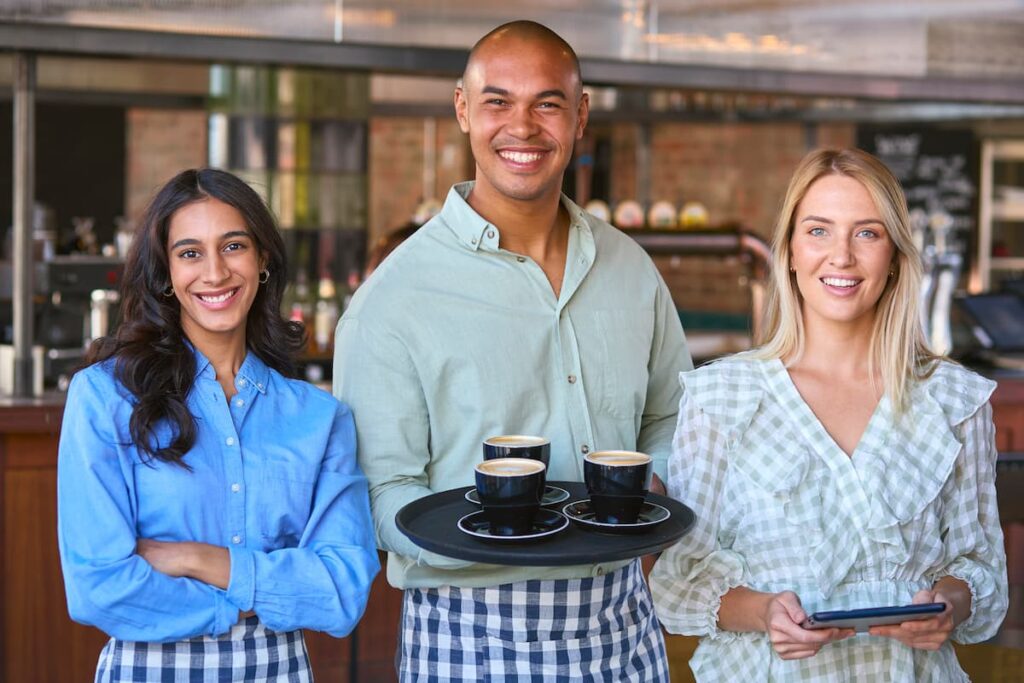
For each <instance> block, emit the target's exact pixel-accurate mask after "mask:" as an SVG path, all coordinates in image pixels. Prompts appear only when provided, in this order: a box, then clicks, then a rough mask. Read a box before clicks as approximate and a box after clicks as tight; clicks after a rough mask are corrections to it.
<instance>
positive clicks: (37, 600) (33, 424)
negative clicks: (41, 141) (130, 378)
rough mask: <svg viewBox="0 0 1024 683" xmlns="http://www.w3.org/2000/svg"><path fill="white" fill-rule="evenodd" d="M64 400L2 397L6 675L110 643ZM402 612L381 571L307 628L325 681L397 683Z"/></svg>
mask: <svg viewBox="0 0 1024 683" xmlns="http://www.w3.org/2000/svg"><path fill="white" fill-rule="evenodd" d="M996 379H997V380H998V381H999V388H998V389H997V390H996V393H995V394H994V395H993V398H992V404H993V408H994V413H995V421H996V427H997V437H996V438H997V446H998V448H999V450H1000V457H1001V459H1003V460H1005V462H1004V463H1003V465H1002V466H1001V467H1000V472H999V477H998V480H997V486H998V489H999V502H1000V515H1001V518H1002V522H1003V525H1004V529H1005V530H1006V531H1007V546H1008V551H1009V555H1010V558H1009V560H1010V583H1011V586H1014V587H1015V590H1014V593H1015V594H1016V595H1018V596H1019V595H1021V590H1022V588H1024V495H1022V494H1024V374H1021V375H1015V376H1008V375H1000V376H998V377H996ZM63 402H64V395H63V394H57V393H53V394H47V395H44V396H42V397H40V398H30V399H18V398H12V397H0V533H2V537H0V577H2V580H3V590H2V592H0V615H2V621H0V680H2V681H12V682H13V681H18V682H19V683H64V682H67V683H77V682H79V681H86V680H91V679H92V676H93V673H94V671H95V666H96V659H97V656H98V654H99V651H100V649H101V648H102V647H103V644H104V643H105V642H106V640H107V636H106V635H104V634H103V633H101V632H100V631H98V630H97V629H94V628H90V627H86V626H81V625H79V624H75V623H73V622H72V621H71V620H70V618H69V617H68V614H67V606H66V603H65V598H64V583H63V579H62V577H61V571H60V561H59V557H58V552H57V534H56V530H57V505H56V500H57V438H58V435H59V431H60V421H61V416H62V414H63ZM1015 602H1020V599H1019V598H1018V599H1017V600H1016V601H1015ZM1015 607H1016V608H1014V606H1011V615H1010V616H1009V617H1008V619H1007V624H1006V626H1007V627H1009V630H1010V631H1011V632H1013V633H1017V634H1019V633H1021V632H1022V631H1021V629H1024V623H1022V621H1024V615H1022V614H1021V613H1022V612H1024V609H1022V607H1024V606H1022V605H1016V606H1015ZM400 612H401V592H400V591H397V590H395V589H393V588H391V587H390V586H388V585H387V582H386V580H385V579H384V572H383V571H382V572H381V574H380V575H379V576H378V577H377V580H376V581H375V583H374V586H373V591H372V593H371V597H370V604H369V606H368V608H367V610H366V615H365V616H364V618H363V620H362V621H361V622H360V624H359V626H358V628H357V631H356V632H355V634H354V635H353V636H350V637H348V638H344V639H341V640H339V639H334V638H330V637H328V636H325V635H323V634H320V633H312V632H307V646H308V648H309V652H310V657H311V658H312V660H313V665H314V670H315V674H316V676H317V680H318V681H322V682H325V681H326V682H333V681H349V682H352V681H355V680H362V681H374V682H376V681H386V680H393V676H394V668H393V667H394V664H393V662H394V653H395V645H396V637H397V631H398V620H399V615H400ZM693 644H694V643H693V639H688V638H681V637H671V638H669V639H668V647H669V659H670V661H671V663H672V670H673V680H674V681H686V680H692V678H690V677H689V673H690V672H689V669H688V667H687V666H686V664H685V662H686V660H687V659H688V658H689V654H690V652H692V648H693ZM1013 645H1014V647H1022V646H1024V643H1013ZM1001 649H1002V648H1001ZM1016 652H1017V653H1019V652H1020V651H1019V650H1018V651H1016ZM353 655H354V656H353ZM961 656H962V657H963V654H962V655H961ZM1018 656H1019V655H1018ZM964 659H966V658H964ZM964 665H965V667H967V666H968V662H967V661H964ZM968 671H969V672H970V669H968ZM981 680H985V679H984V678H981Z"/></svg>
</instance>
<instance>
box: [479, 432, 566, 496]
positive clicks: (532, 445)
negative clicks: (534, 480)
mask: <svg viewBox="0 0 1024 683" xmlns="http://www.w3.org/2000/svg"><path fill="white" fill-rule="evenodd" d="M495 458H529V459H530V460H540V461H541V462H542V463H544V477H542V478H541V482H540V489H538V490H539V492H540V496H541V498H543V497H544V487H545V485H546V483H547V468H548V467H550V466H551V442H550V441H548V440H547V439H545V438H544V437H543V436H526V435H523V434H507V435H503V436H492V437H491V438H489V439H484V460H493V459H495Z"/></svg>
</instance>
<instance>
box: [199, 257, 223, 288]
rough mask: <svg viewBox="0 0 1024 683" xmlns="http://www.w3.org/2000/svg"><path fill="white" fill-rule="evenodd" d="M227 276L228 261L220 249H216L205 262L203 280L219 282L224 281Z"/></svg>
mask: <svg viewBox="0 0 1024 683" xmlns="http://www.w3.org/2000/svg"><path fill="white" fill-rule="evenodd" d="M227 277H228V267H227V263H226V262H225V261H224V257H223V256H222V255H221V253H220V251H219V250H214V252H213V254H212V255H211V256H210V257H209V258H207V259H206V262H205V263H204V264H203V282H205V283H207V284H217V283H218V282H223V281H224V280H225V279H227Z"/></svg>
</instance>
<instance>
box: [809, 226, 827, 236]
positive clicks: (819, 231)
mask: <svg viewBox="0 0 1024 683" xmlns="http://www.w3.org/2000/svg"><path fill="white" fill-rule="evenodd" d="M807 234H808V235H813V236H814V237H824V236H825V228H823V227H821V226H815V227H813V228H811V229H810V230H808V231H807Z"/></svg>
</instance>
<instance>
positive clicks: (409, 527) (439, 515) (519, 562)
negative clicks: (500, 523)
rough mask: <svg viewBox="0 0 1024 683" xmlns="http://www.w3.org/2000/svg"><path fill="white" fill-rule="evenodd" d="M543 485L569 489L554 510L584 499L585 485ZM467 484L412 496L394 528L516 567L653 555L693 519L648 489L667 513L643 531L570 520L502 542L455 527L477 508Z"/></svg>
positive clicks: (460, 553)
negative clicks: (542, 534)
mask: <svg viewBox="0 0 1024 683" xmlns="http://www.w3.org/2000/svg"><path fill="white" fill-rule="evenodd" d="M548 483H549V484H551V485H553V486H560V487H561V488H563V489H565V490H566V491H568V492H569V499H568V500H567V501H565V502H564V503H559V504H557V505H553V506H551V509H554V510H558V511H559V512H561V509H562V508H563V507H564V506H565V505H567V504H568V503H571V502H574V501H577V500H582V499H585V498H587V497H588V495H587V487H586V485H584V484H583V483H581V482H572V481H552V482H548ZM469 488H470V487H468V486H463V487H460V488H457V489H451V490H450V491H442V492H441V493H435V494H433V495H430V496H425V497H423V498H420V499H419V500H414V501H413V502H411V503H409V504H408V505H406V506H405V507H403V508H402V509H401V510H399V511H398V514H397V515H396V516H395V523H396V524H397V525H398V529H399V530H400V531H401V532H402V533H403V534H405V535H406V536H408V537H409V538H410V539H411V540H412V542H413V543H415V544H416V545H418V546H420V547H421V548H424V549H425V550H429V551H431V552H435V553H438V554H439V555H445V556H447V557H454V558H456V559H459V560H469V561H471V562H486V563H488V564H503V565H514V566H518V567H559V566H567V565H574V564H594V563H597V562H614V561H616V560H628V559H632V558H634V557H640V556H642V555H650V554H651V553H656V552H658V551H661V550H664V549H665V548H667V547H669V546H670V545H672V544H674V543H675V542H676V541H678V540H679V539H680V538H682V536H683V535H684V534H685V533H686V532H687V531H689V530H690V528H691V527H692V526H693V523H694V521H695V520H696V517H695V516H694V514H693V510H691V509H690V508H688V507H686V506H685V505H683V504H682V503H680V502H679V501H677V500H673V499H672V498H667V497H665V496H659V495H657V494H654V493H649V494H647V500H649V501H650V502H652V503H657V504H658V505H661V506H662V507H664V508H666V509H668V511H669V512H671V513H672V516H671V517H669V518H668V519H667V520H665V521H664V522H662V523H661V524H659V525H658V526H657V527H655V528H654V529H651V530H650V531H648V532H645V533H640V534H631V535H622V536H614V535H610V534H603V533H599V532H595V531H590V530H586V529H581V528H580V527H578V526H576V525H575V524H569V526H568V528H566V529H565V531H562V532H560V533H558V534H555V535H554V536H551V537H549V538H545V539H540V540H537V541H534V542H530V543H517V544H514V545H502V544H499V543H493V542H489V541H486V540H482V539H478V538H474V537H472V536H469V535H468V534H464V533H462V532H461V531H459V529H458V527H457V524H458V521H459V519H460V518H461V517H462V516H464V515H468V514H469V513H471V512H476V511H477V510H479V509H480V508H479V507H478V506H476V505H474V504H472V503H470V502H469V501H467V500H466V499H465V497H464V496H465V494H466V491H467V489H469Z"/></svg>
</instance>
